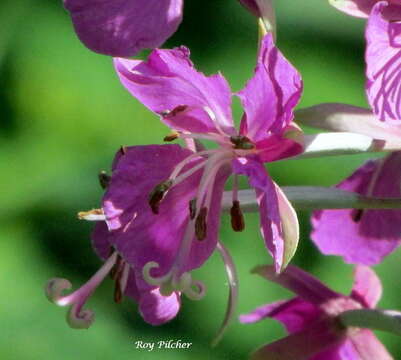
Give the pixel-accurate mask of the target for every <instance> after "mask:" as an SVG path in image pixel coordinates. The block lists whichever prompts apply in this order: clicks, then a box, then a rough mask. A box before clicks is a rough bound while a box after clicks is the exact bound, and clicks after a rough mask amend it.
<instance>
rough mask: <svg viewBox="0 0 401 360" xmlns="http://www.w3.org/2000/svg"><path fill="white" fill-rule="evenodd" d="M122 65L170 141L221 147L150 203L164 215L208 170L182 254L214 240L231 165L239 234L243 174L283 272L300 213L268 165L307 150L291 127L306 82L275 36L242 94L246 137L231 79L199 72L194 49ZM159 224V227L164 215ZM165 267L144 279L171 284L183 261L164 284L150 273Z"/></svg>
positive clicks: (177, 175) (204, 153)
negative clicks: (170, 201) (217, 200)
mask: <svg viewBox="0 0 401 360" xmlns="http://www.w3.org/2000/svg"><path fill="white" fill-rule="evenodd" d="M115 67H116V70H117V73H118V76H119V77H120V80H121V82H122V84H123V85H124V86H125V87H126V89H127V90H128V91H129V92H130V93H131V94H132V95H133V96H135V97H136V98H137V99H138V100H139V101H141V102H142V103H143V104H144V105H145V106H146V107H148V108H149V109H150V110H151V111H153V112H154V113H156V114H158V115H159V116H160V118H161V121H162V122H164V123H165V124H166V125H168V126H169V127H171V128H172V129H173V130H174V132H173V134H172V135H170V136H168V137H166V140H172V139H174V138H177V137H181V138H183V139H187V140H188V139H190V140H193V139H196V140H199V139H207V140H212V141H214V142H215V143H217V145H218V148H217V149H212V150H200V151H199V149H198V150H197V149H193V150H194V152H193V154H191V155H190V156H188V157H187V159H185V160H184V161H183V162H182V163H180V164H179V165H177V167H176V168H175V169H174V171H173V172H172V174H171V175H170V176H169V177H168V178H167V179H165V181H164V182H162V183H160V184H159V185H158V186H156V187H155V188H154V190H153V192H152V194H151V197H150V205H151V207H152V209H153V212H154V213H157V212H158V210H159V205H160V204H162V203H163V201H164V200H163V198H164V196H165V194H167V193H168V192H169V191H170V190H171V189H174V187H175V186H176V185H177V184H179V183H180V182H181V181H182V180H183V179H186V178H187V177H189V176H192V174H193V173H194V171H195V170H200V169H202V171H201V173H202V175H201V176H197V178H198V182H197V184H196V187H197V192H196V196H194V198H193V199H192V200H191V201H190V202H189V207H190V210H191V214H190V218H191V222H190V223H189V225H188V228H189V230H188V233H187V234H186V235H185V236H184V239H183V241H182V244H181V245H180V248H184V249H185V248H187V247H189V245H188V244H191V243H192V242H193V238H194V237H195V238H196V239H197V240H199V241H202V240H203V238H204V237H205V236H206V235H207V233H208V230H207V229H208V228H209V226H208V223H209V222H210V221H212V216H211V215H210V213H211V209H212V207H211V206H210V201H211V200H210V199H211V197H212V192H213V191H214V189H215V186H214V185H213V184H214V182H215V179H216V174H218V173H219V171H220V170H221V169H223V168H225V167H227V168H228V173H227V176H228V175H230V174H232V175H233V188H232V204H233V206H232V208H231V216H232V225H233V229H234V230H236V231H241V230H242V229H243V226H244V223H243V217H242V212H241V209H240V204H239V200H238V186H237V176H238V175H241V174H242V175H247V176H248V179H249V182H250V184H251V186H252V187H253V188H254V189H255V191H256V195H257V201H258V203H259V207H260V221H261V231H262V234H263V236H264V238H265V242H266V245H267V248H268V249H269V251H270V253H271V254H272V256H273V258H274V261H275V265H276V270H277V271H278V272H279V271H281V270H282V268H283V267H284V266H285V265H286V263H287V262H288V260H289V258H288V256H289V250H288V248H286V246H287V247H288V246H289V244H290V243H291V242H292V243H294V242H296V240H297V236H298V231H297V229H298V225H297V220H296V214H295V212H294V210H293V209H292V207H291V205H290V204H289V203H288V201H287V199H286V198H285V196H284V194H283V193H282V192H281V191H280V189H279V188H278V187H277V186H276V185H275V184H274V182H273V181H272V180H271V179H270V177H269V176H268V175H267V173H266V170H265V169H264V166H263V163H264V162H270V161H275V160H279V159H283V158H287V157H290V156H294V155H296V154H298V153H300V152H301V151H302V146H301V145H300V144H299V143H298V142H297V141H295V140H293V139H291V138H290V136H295V135H294V133H295V134H297V133H298V132H297V130H294V127H293V126H292V125H291V121H292V119H293V108H294V106H295V105H296V104H297V102H298V100H299V97H300V95H301V91H302V83H301V78H300V76H299V74H298V72H297V71H296V70H295V69H294V68H293V67H292V65H291V64H290V63H289V62H288V61H287V60H286V59H285V58H284V57H283V56H282V55H281V53H280V52H279V51H278V50H277V49H276V47H275V46H274V44H273V40H272V37H271V36H270V35H267V36H266V37H265V38H264V39H263V41H262V44H261V50H260V55H259V58H258V64H257V67H256V70H255V74H254V76H253V77H252V79H251V80H250V81H249V82H248V84H247V85H246V87H245V88H244V89H243V90H242V91H240V92H239V93H238V94H237V95H238V96H239V98H240V99H241V102H242V105H243V107H244V109H245V114H244V116H243V118H242V121H241V125H240V130H239V131H237V130H236V129H235V128H234V124H233V120H232V115H231V107H230V105H231V93H230V89H229V86H228V84H227V82H226V80H225V79H224V77H223V76H222V75H221V74H217V75H213V76H210V77H206V76H204V75H203V74H202V73H199V72H197V71H196V70H195V69H194V67H193V64H192V63H191V61H190V60H189V50H188V49H186V48H184V47H181V48H176V49H173V50H155V51H153V52H152V53H151V55H150V56H149V60H148V61H146V62H145V61H140V60H127V59H121V58H117V59H115ZM194 159H198V161H200V162H199V164H196V166H192V168H191V169H189V170H188V172H187V173H185V172H182V168H183V167H184V166H186V165H188V164H189V163H190V162H191V161H193V160H194ZM199 159H200V160H199ZM218 205H219V204H216V206H218ZM280 212H281V214H280ZM171 213H172V214H173V212H171ZM106 216H107V213H106ZM281 218H283V221H282V219H281ZM153 219H154V221H155V222H156V223H157V222H158V217H157V216H156V217H153ZM284 237H286V239H285V240H286V241H285V240H284ZM213 246H214V244H213ZM178 258H179V256H178ZM159 266H160V264H158V262H149V263H148V264H146V265H145V267H144V274H145V279H146V280H147V281H148V282H150V283H154V284H160V285H161V284H165V283H166V281H168V282H170V283H171V279H174V278H175V277H176V274H175V273H176V272H177V271H178V269H180V268H182V263H180V264H178V265H174V266H172V268H171V270H170V271H169V272H168V273H167V274H165V275H164V276H162V277H160V278H157V277H155V276H152V275H151V273H150V271H151V270H152V271H153V270H155V269H157V268H158V267H159ZM170 285H171V284H170Z"/></svg>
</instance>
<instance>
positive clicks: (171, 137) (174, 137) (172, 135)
mask: <svg viewBox="0 0 401 360" xmlns="http://www.w3.org/2000/svg"><path fill="white" fill-rule="evenodd" d="M179 137H180V134H179V133H178V132H176V131H173V132H172V133H170V134H168V135H167V136H165V137H164V138H163V141H166V142H172V141H174V140H177V139H178V138H179Z"/></svg>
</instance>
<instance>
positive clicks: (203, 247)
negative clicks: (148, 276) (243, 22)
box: [103, 145, 227, 276]
mask: <svg viewBox="0 0 401 360" xmlns="http://www.w3.org/2000/svg"><path fill="white" fill-rule="evenodd" d="M190 154H191V152H190V151H189V150H186V149H183V148H181V147H180V146H178V145H161V146H156V145H150V146H133V147H129V148H126V150H125V155H123V156H122V157H121V158H120V160H119V161H118V162H117V164H116V167H115V169H114V171H113V174H112V178H111V182H110V185H109V187H108V189H107V191H106V193H105V196H104V198H103V204H104V206H103V208H104V211H105V214H106V217H107V218H108V225H109V227H110V224H111V225H112V229H111V230H112V239H111V241H112V242H113V244H114V246H115V247H116V249H117V250H118V251H119V252H120V253H121V254H122V256H123V257H124V259H125V260H126V261H128V262H129V263H130V264H131V265H134V266H135V267H136V268H138V269H142V267H143V266H144V265H145V264H146V263H148V262H150V261H154V262H156V263H158V264H159V265H160V267H159V269H157V270H156V269H154V273H153V271H152V274H153V276H160V275H163V274H165V273H166V272H167V271H168V270H170V268H171V265H172V263H173V261H174V260H175V258H176V256H177V252H178V249H179V246H180V243H181V241H182V238H183V236H184V233H185V229H186V226H187V223H188V219H189V202H190V200H192V199H193V198H194V197H195V195H196V190H197V187H198V183H199V175H200V173H199V172H200V171H201V170H198V171H197V172H195V173H194V174H193V175H192V176H190V177H188V178H186V179H185V180H183V181H182V182H181V183H179V184H178V185H176V186H173V187H172V188H171V189H170V190H169V191H168V193H167V195H165V198H164V199H163V200H162V202H161V204H160V207H159V214H157V215H156V214H153V213H152V211H151V209H150V206H149V204H148V196H149V194H150V192H151V191H152V190H153V188H154V187H155V186H156V185H158V184H160V183H161V182H163V181H165V180H166V179H167V178H168V177H169V175H170V174H171V172H172V170H173V169H174V167H175V166H176V165H177V164H178V163H179V162H180V161H182V160H183V159H185V158H186V157H187V156H188V155H190ZM199 161H201V160H200V159H198V160H194V161H192V162H190V163H189V165H188V166H186V167H185V168H184V171H185V170H187V169H189V168H190V167H192V166H195V165H196V164H198V163H199ZM226 178H227V174H224V175H222V176H220V175H219V174H218V176H217V178H216V181H215V184H214V192H213V197H212V205H211V207H210V209H209V212H208V219H207V236H206V238H205V239H204V240H203V241H193V242H192V247H191V251H190V254H189V258H188V260H187V262H186V263H185V265H184V268H183V269H182V270H183V271H187V270H190V269H194V268H197V267H199V266H201V265H202V264H203V262H204V261H205V260H206V259H207V258H208V257H209V256H210V255H211V253H212V252H213V250H214V249H215V247H216V243H217V230H218V226H219V221H220V216H219V214H220V201H221V196H222V192H223V186H224V183H225V181H226ZM110 208H111V209H113V211H112V212H111V216H112V217H110V216H109V215H110V212H109V209H110ZM115 214H118V215H117V216H116V215H115ZM116 224H118V226H116Z"/></svg>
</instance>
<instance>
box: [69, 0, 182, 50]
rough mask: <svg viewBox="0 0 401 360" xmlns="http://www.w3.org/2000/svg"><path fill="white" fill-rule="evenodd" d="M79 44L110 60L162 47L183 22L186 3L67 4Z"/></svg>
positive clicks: (114, 0) (112, 0)
mask: <svg viewBox="0 0 401 360" xmlns="http://www.w3.org/2000/svg"><path fill="white" fill-rule="evenodd" d="M64 6H65V8H66V9H67V10H68V11H69V12H70V14H71V18H72V21H73V24H74V27H75V31H76V32H77V34H78V36H79V38H80V40H81V41H82V42H83V43H84V44H85V45H86V46H87V47H88V48H89V49H91V50H93V51H95V52H98V53H101V54H106V55H111V56H134V55H136V54H137V53H138V52H139V51H140V50H142V49H146V48H155V47H158V46H160V45H161V44H162V43H163V42H164V41H165V40H167V38H169V37H170V36H171V35H172V34H173V33H174V32H175V31H176V30H177V27H178V25H179V24H180V22H181V19H182V7H183V0H130V1H127V0H64Z"/></svg>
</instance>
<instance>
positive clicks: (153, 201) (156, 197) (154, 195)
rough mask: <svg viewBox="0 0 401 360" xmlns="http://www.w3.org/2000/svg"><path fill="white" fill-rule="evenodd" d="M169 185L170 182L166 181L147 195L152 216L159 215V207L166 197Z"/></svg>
mask: <svg viewBox="0 0 401 360" xmlns="http://www.w3.org/2000/svg"><path fill="white" fill-rule="evenodd" d="M171 185H172V181H171V180H166V181H164V182H162V183H161V184H159V185H157V186H156V187H155V188H154V189H153V190H152V192H151V193H150V194H149V205H150V207H151V208H152V211H153V213H154V214H158V213H159V205H160V203H161V201H162V200H163V198H164V196H165V195H166V193H167V191H168V190H169V189H170V187H171Z"/></svg>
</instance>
